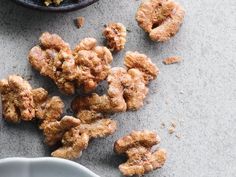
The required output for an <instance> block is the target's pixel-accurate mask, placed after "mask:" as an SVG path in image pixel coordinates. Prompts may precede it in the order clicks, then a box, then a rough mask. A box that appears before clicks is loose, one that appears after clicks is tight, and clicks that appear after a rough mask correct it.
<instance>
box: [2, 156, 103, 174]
mask: <svg viewBox="0 0 236 177" xmlns="http://www.w3.org/2000/svg"><path fill="white" fill-rule="evenodd" d="M13 162H21V163H31V162H36V163H43V162H53V163H58V164H66V165H68V166H72V167H74V168H77V169H79V170H81V171H83V172H84V173H86V174H88V175H90V176H91V177H100V176H98V175H96V174H95V173H93V172H92V171H91V170H89V169H88V168H86V167H85V166H83V165H80V164H78V163H76V162H73V161H70V160H66V159H60V158H56V157H38V158H25V157H9V158H4V159H0V166H1V165H3V164H10V163H13Z"/></svg>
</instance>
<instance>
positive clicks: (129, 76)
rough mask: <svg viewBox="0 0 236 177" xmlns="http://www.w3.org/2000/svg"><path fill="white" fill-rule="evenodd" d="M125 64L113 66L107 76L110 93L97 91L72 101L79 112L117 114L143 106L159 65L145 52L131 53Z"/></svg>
mask: <svg viewBox="0 0 236 177" xmlns="http://www.w3.org/2000/svg"><path fill="white" fill-rule="evenodd" d="M125 66H126V67H127V69H128V70H127V69H124V68H121V67H115V68H112V69H111V70H110V72H109V75H108V77H107V82H108V85H109V87H108V90H107V94H105V95H102V96H99V95H98V94H96V93H93V94H91V95H90V96H87V97H77V98H75V100H74V101H73V102H72V109H73V110H74V111H75V112H78V111H80V110H94V111H97V112H102V113H117V112H125V111H127V110H137V109H139V108H140V107H142V106H143V101H144V99H145V97H146V95H147V93H148V88H147V86H146V85H147V84H148V83H149V82H150V81H151V80H153V79H155V78H156V77H157V75H158V72H159V71H158V68H157V67H156V66H155V65H154V64H153V63H152V62H151V60H150V59H149V58H148V57H147V56H146V55H144V54H140V53H138V52H127V53H126V56H125Z"/></svg>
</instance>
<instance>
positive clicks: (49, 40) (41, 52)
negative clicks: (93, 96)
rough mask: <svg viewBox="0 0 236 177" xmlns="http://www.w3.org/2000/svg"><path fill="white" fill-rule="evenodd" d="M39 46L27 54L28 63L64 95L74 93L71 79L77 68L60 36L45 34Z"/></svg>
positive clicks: (67, 45)
mask: <svg viewBox="0 0 236 177" xmlns="http://www.w3.org/2000/svg"><path fill="white" fill-rule="evenodd" d="M39 40H40V46H35V47H33V48H32V49H31V50H30V52H29V56H28V58H29V62H30V64H31V65H32V66H33V67H34V68H35V69H36V70H38V71H40V74H42V75H44V76H47V77H49V78H51V79H52V80H53V81H54V82H55V83H56V84H57V86H58V87H59V88H60V90H61V91H63V92H64V93H66V94H73V93H74V92H75V84H74V83H73V79H74V78H75V76H76V75H77V67H76V65H75V63H74V58H73V55H72V51H71V50H70V46H69V44H68V43H65V42H64V41H63V40H62V39H61V37H60V36H58V35H56V34H50V33H48V32H45V33H43V34H42V35H41V37H40V39H39Z"/></svg>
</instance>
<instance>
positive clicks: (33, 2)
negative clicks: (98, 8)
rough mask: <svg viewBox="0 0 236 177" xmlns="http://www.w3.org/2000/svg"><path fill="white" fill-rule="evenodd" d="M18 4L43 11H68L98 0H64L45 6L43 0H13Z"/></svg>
mask: <svg viewBox="0 0 236 177" xmlns="http://www.w3.org/2000/svg"><path fill="white" fill-rule="evenodd" d="M13 1H14V2H16V3H17V4H20V5H22V6H25V7H28V8H31V9H37V10H42V11H53V12H68V11H73V10H77V9H82V8H84V7H87V6H89V5H91V4H93V3H95V2H97V1H98V0H79V1H78V2H76V1H75V0H64V1H63V2H62V3H61V4H60V5H59V6H54V5H50V6H48V7H47V6H45V5H44V4H43V2H42V0H13Z"/></svg>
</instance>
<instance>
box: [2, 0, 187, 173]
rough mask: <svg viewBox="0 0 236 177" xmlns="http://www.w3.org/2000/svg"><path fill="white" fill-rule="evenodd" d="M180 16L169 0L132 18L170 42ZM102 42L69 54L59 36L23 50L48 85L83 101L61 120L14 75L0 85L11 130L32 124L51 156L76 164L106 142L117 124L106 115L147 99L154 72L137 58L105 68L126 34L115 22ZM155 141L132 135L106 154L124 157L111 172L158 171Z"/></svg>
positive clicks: (153, 2)
mask: <svg viewBox="0 0 236 177" xmlns="http://www.w3.org/2000/svg"><path fill="white" fill-rule="evenodd" d="M50 2H59V1H50ZM183 17H184V10H183V8H182V7H181V6H180V5H179V4H177V3H175V2H173V1H172V0H148V1H144V2H143V3H142V4H141V5H140V7H139V9H138V12H137V14H136V19H137V21H138V24H139V25H140V27H141V28H143V29H144V30H145V31H146V32H148V33H149V36H150V38H151V39H152V40H155V41H165V40H168V39H169V38H170V37H171V36H173V35H174V34H175V33H176V32H177V31H178V29H179V27H180V24H181V23H182V21H183ZM103 35H104V37H105V38H106V40H107V46H108V48H107V47H105V46H99V45H97V41H96V39H94V38H85V39H83V40H82V41H81V42H80V43H79V44H78V45H77V46H76V47H75V48H74V49H71V48H70V46H69V44H68V43H66V42H65V41H63V39H62V38H61V37H60V36H58V35H56V34H50V33H48V32H45V33H43V34H42V35H41V37H40V38H39V44H38V45H36V46H35V47H33V48H32V49H31V50H30V51H29V55H28V59H29V63H30V64H31V65H32V67H33V68H34V69H36V70H37V71H39V72H40V74H42V75H43V76H46V77H49V78H50V79H52V80H53V81H54V83H55V84H56V85H57V86H58V88H59V89H60V90H61V91H62V92H63V93H65V94H67V95H71V94H74V93H75V92H76V89H77V88H81V87H82V88H83V90H84V93H86V96H78V97H76V98H75V99H74V100H73V101H72V104H71V107H72V110H73V112H74V116H70V115H64V114H63V110H64V103H63V101H62V99H61V98H60V97H58V96H52V97H51V96H49V94H48V92H47V90H45V89H44V88H32V87H31V85H30V84H29V83H28V81H26V80H24V79H23V78H22V77H20V76H17V75H10V76H9V77H8V78H7V79H3V80H1V81H0V93H1V97H2V108H3V117H4V119H5V120H6V121H8V122H12V123H19V122H20V121H32V120H38V121H39V129H40V130H42V132H43V134H44V136H45V143H46V144H47V145H48V146H54V145H60V146H59V148H58V149H56V150H55V151H53V152H52V154H51V155H52V156H54V157H61V158H66V159H75V158H78V157H79V156H80V155H81V154H82V151H83V150H85V149H86V148H87V147H88V145H89V141H90V140H91V139H94V138H101V137H106V136H109V135H112V134H113V133H114V132H115V131H116V130H117V123H116V121H114V120H112V119H111V118H109V115H111V114H113V113H119V112H126V111H129V110H131V111H135V110H138V109H140V108H141V107H142V106H143V105H144V100H145V97H146V96H147V94H148V84H149V83H150V82H151V81H152V80H154V79H156V78H157V76H158V73H159V70H158V68H157V67H156V65H155V64H154V63H153V62H152V61H151V59H150V58H148V57H147V56H146V55H145V54H141V53H139V52H131V51H128V52H126V54H125V57H124V67H111V66H110V64H111V62H112V60H113V56H112V53H111V51H114V52H118V51H120V50H122V49H123V48H124V47H125V43H126V35H127V34H126V28H125V26H124V25H123V24H121V23H110V24H108V25H107V26H106V27H105V29H104V31H103ZM101 81H106V82H107V83H108V89H107V92H106V93H104V94H103V95H99V94H98V93H96V92H94V90H95V88H96V87H97V86H98V85H99V83H100V82H101ZM63 115H64V116H63ZM159 142H160V138H159V137H158V135H157V134H156V133H155V132H153V131H148V130H144V131H133V132H131V133H130V134H129V135H127V136H124V137H122V138H120V139H119V140H117V141H116V142H115V143H114V151H115V152H116V153H117V154H126V155H127V158H128V160H127V162H125V163H123V164H121V165H120V166H119V169H120V171H121V172H122V174H123V175H125V176H133V175H143V174H145V173H148V172H150V171H153V170H155V169H158V168H161V167H162V166H163V165H164V163H165V161H166V151H165V150H164V149H161V148H160V149H158V150H156V151H154V152H153V151H151V148H152V147H153V146H154V145H156V144H158V143H159Z"/></svg>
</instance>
